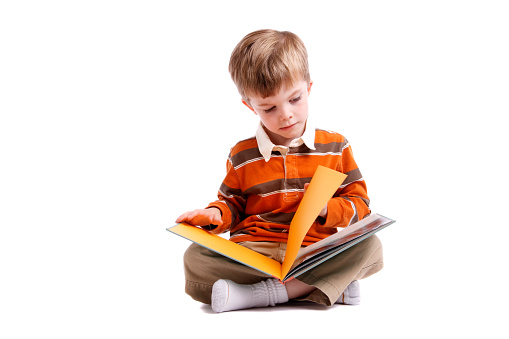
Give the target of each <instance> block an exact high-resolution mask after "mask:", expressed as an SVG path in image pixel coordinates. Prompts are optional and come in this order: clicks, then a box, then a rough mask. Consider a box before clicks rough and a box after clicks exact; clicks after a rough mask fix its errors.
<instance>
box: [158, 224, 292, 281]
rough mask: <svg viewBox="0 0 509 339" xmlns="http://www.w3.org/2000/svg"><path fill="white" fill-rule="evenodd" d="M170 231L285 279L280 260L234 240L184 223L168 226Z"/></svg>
mask: <svg viewBox="0 0 509 339" xmlns="http://www.w3.org/2000/svg"><path fill="white" fill-rule="evenodd" d="M168 231H170V232H173V233H175V234H178V235H180V236H182V237H184V238H186V239H190V240H192V241H194V242H196V243H197V244H199V245H202V246H203V247H207V248H209V249H211V250H213V251H216V252H219V253H221V254H223V255H225V256H227V257H229V258H231V259H233V260H237V261H240V262H241V263H244V264H246V265H248V266H251V267H253V268H255V269H257V270H259V271H262V272H264V273H267V274H269V275H272V276H274V277H276V278H278V279H279V280H282V279H283V277H282V276H281V264H280V263H279V262H277V261H276V260H273V259H270V258H268V257H266V256H264V255H263V254H260V253H258V252H255V251H253V250H250V249H249V248H246V247H243V246H241V245H238V244H236V243H234V242H233V241H230V240H227V239H225V238H222V237H220V236H218V235H215V234H210V233H208V232H207V231H205V230H202V229H201V228H197V227H194V226H191V225H188V224H184V223H183V224H178V225H176V226H173V227H171V228H168Z"/></svg>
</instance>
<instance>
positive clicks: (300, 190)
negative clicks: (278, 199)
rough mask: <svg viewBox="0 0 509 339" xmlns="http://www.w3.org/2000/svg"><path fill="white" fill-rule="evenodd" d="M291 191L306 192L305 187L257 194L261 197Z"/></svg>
mask: <svg viewBox="0 0 509 339" xmlns="http://www.w3.org/2000/svg"><path fill="white" fill-rule="evenodd" d="M289 192H304V189H299V188H295V189H290V190H279V191H272V192H269V193H263V194H257V195H258V196H260V197H268V196H269V195H274V194H280V193H289Z"/></svg>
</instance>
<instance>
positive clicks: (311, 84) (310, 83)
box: [308, 81, 313, 95]
mask: <svg viewBox="0 0 509 339" xmlns="http://www.w3.org/2000/svg"><path fill="white" fill-rule="evenodd" d="M311 86H313V81H310V82H309V86H308V95H309V94H311Z"/></svg>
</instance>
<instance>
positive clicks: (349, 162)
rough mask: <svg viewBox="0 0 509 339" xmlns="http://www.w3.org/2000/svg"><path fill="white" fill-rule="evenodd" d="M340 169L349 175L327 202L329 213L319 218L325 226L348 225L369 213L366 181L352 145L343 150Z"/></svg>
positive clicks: (320, 222) (319, 221)
mask: <svg viewBox="0 0 509 339" xmlns="http://www.w3.org/2000/svg"><path fill="white" fill-rule="evenodd" d="M340 166H341V168H338V170H339V171H341V172H343V173H345V174H346V175H348V177H347V178H346V180H345V182H344V183H343V184H342V185H341V187H340V188H339V189H338V190H337V191H336V193H335V194H334V197H333V198H332V199H330V200H329V202H328V203H327V209H326V211H327V215H326V217H325V218H318V219H317V221H318V223H319V224H320V225H321V226H323V227H347V226H349V225H351V224H353V223H355V222H357V221H359V220H361V219H363V218H364V217H365V216H367V215H369V213H370V212H371V210H370V209H369V197H368V194H367V189H366V183H365V181H364V178H363V177H362V174H361V172H360V170H359V168H358V167H357V164H356V163H355V160H354V158H353V153H352V149H351V146H348V147H347V148H345V149H344V150H343V156H342V162H341V164H340Z"/></svg>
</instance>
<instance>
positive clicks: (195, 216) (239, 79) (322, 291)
mask: <svg viewBox="0 0 509 339" xmlns="http://www.w3.org/2000/svg"><path fill="white" fill-rule="evenodd" d="M229 71H230V74H231V76H232V79H233V81H234V82H235V84H236V86H237V88H238V90H239V93H240V95H241V97H242V102H243V103H244V104H245V105H246V106H247V107H248V108H249V109H250V110H251V111H253V112H254V114H256V115H257V116H258V117H259V118H260V124H259V126H258V129H257V131H256V135H255V137H252V138H249V139H246V140H243V141H240V142H239V143H237V144H236V145H235V146H234V147H233V148H232V149H231V152H230V155H229V157H228V161H227V174H226V177H225V179H224V181H223V183H222V184H221V186H220V189H219V192H218V198H219V199H218V200H217V201H215V202H212V203H210V204H209V205H208V207H207V208H205V209H197V210H194V211H190V212H187V213H184V214H182V215H181V216H180V217H179V218H178V219H177V222H178V223H180V222H185V223H188V224H191V225H194V226H198V227H202V228H204V229H206V230H208V231H209V232H211V233H215V234H218V233H223V232H228V231H229V232H230V236H231V238H230V240H231V241H234V242H236V243H239V244H240V245H242V246H245V247H247V248H250V249H252V250H254V251H257V252H259V253H262V254H264V255H266V256H268V257H270V258H273V259H275V260H277V261H279V262H282V260H283V257H284V254H285V250H286V242H287V239H288V231H289V226H290V222H291V220H292V217H293V215H294V213H295V211H296V210H297V207H298V205H299V202H300V201H301V199H302V197H303V195H304V192H305V190H306V188H307V185H309V182H310V181H311V177H312V176H313V174H314V172H315V170H316V168H317V166H318V165H322V166H326V167H329V168H332V169H334V170H337V171H340V172H342V173H345V174H347V175H348V177H347V178H346V180H345V182H344V183H343V184H342V186H341V187H340V188H339V189H338V190H337V192H336V193H335V194H334V197H333V198H332V199H330V200H329V202H328V203H327V205H326V206H324V208H323V210H322V211H321V213H320V215H319V217H318V218H317V219H316V221H315V223H314V224H313V225H312V226H311V228H310V230H309V232H308V233H307V235H306V237H305V239H304V242H303V245H304V246H307V245H310V244H312V243H314V242H317V241H319V240H321V239H323V238H326V237H327V236H329V235H331V234H333V233H335V232H336V231H337V228H338V227H347V226H349V225H351V224H352V223H355V222H356V221H358V220H360V219H362V218H364V217H365V216H367V215H368V214H369V213H370V210H369V199H368V196H367V192H366V184H365V182H364V179H363V177H362V175H361V173H360V171H359V169H358V167H357V165H356V163H355V161H354V158H353V155H352V149H351V147H350V144H349V143H348V141H347V140H346V139H345V138H344V137H343V136H342V135H340V134H338V133H335V132H331V131H328V130H323V129H318V128H315V127H314V126H313V125H312V119H311V118H310V117H309V113H308V98H309V94H310V92H311V86H312V84H313V82H312V81H311V80H310V75H309V67H308V58H307V52H306V48H305V47H304V44H303V43H302V41H301V40H300V39H299V38H298V37H297V36H296V35H295V34H293V33H290V32H279V31H274V30H260V31H256V32H253V33H250V34H248V35H247V36H245V37H244V38H243V39H242V40H241V41H240V43H239V44H238V45H237V46H236V47H235V49H234V51H233V53H232V55H231V59H230V65H229ZM184 266H185V276H186V293H188V294H189V295H190V296H191V297H193V298H194V299H195V300H198V301H201V302H203V303H208V304H212V309H213V310H214V311H216V312H224V311H232V310H237V309H245V308H251V307H266V306H269V305H270V306H275V305H276V304H279V303H284V302H287V301H288V300H289V299H298V300H309V301H313V302H316V303H320V304H324V305H327V306H331V305H332V304H334V303H343V304H358V303H359V301H360V293H359V283H358V282H357V280H360V279H362V278H366V277H368V276H370V275H372V274H374V273H376V272H378V271H379V270H381V269H382V267H383V261H382V245H381V243H380V240H379V239H378V238H377V237H376V236H372V237H370V238H368V239H366V240H364V241H362V242H360V243H359V244H357V245H355V246H353V247H351V248H350V249H348V250H346V251H344V252H342V253H340V254H339V255H337V256H335V257H333V258H331V259H330V260H328V261H326V262H324V263H322V264H321V265H319V266H317V267H315V268H313V269H311V270H309V271H308V272H306V273H304V274H302V275H300V276H298V277H297V278H296V279H292V280H290V281H288V282H287V283H286V284H284V285H283V284H281V283H280V282H279V281H278V280H276V279H274V278H270V277H268V276H266V275H264V274H263V273H261V272H259V271H257V270H255V269H252V268H250V267H247V266H245V265H242V264H239V263H237V262H235V261H233V260H231V259H228V258H226V257H224V256H222V255H220V254H217V253H215V252H212V251H210V250H208V249H206V248H204V247H202V246H199V245H196V244H192V245H191V246H190V247H189V248H188V250H187V251H186V253H185V255H184Z"/></svg>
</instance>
